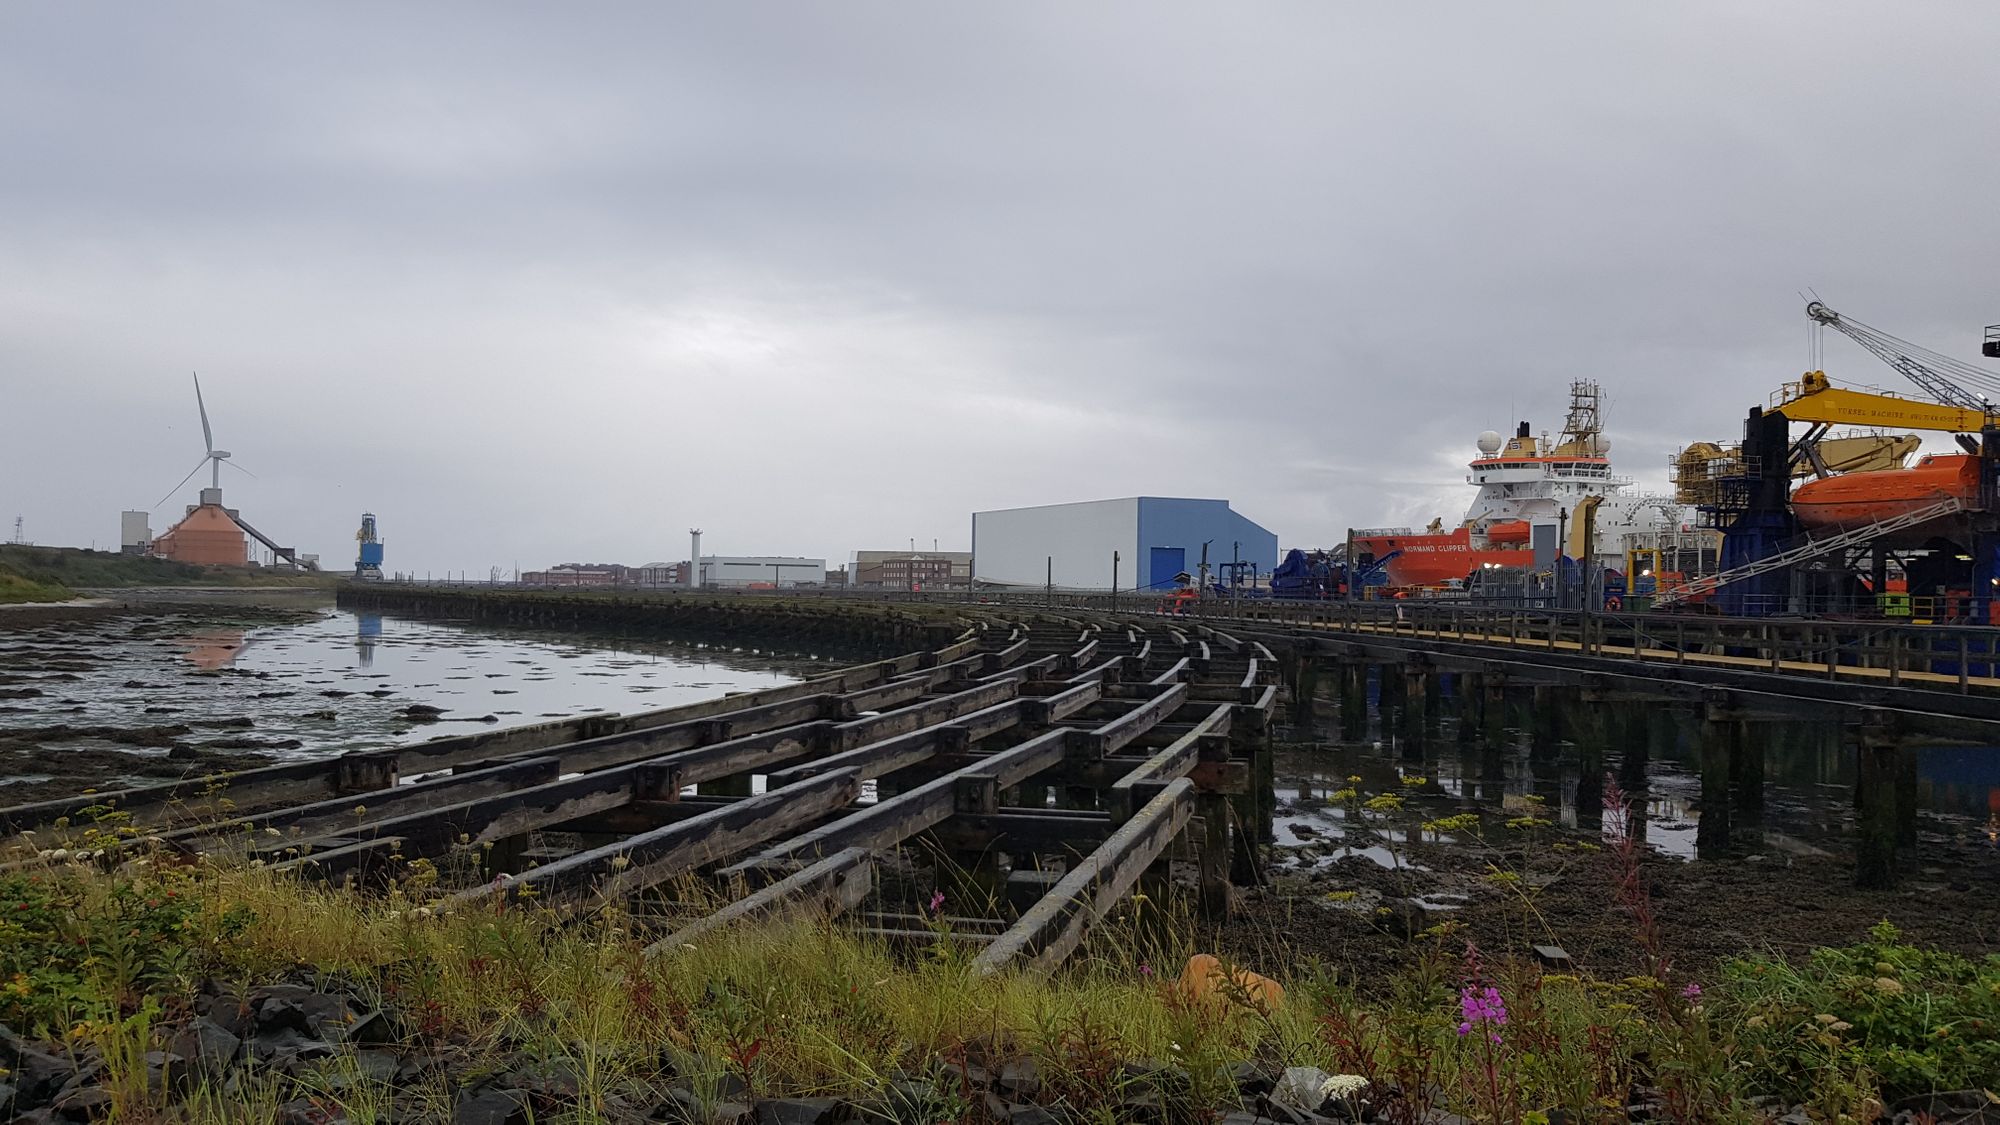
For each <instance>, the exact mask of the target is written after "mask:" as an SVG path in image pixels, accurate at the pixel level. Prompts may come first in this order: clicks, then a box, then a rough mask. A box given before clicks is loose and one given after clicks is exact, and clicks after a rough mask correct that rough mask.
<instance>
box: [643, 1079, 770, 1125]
mask: <svg viewBox="0 0 2000 1125" xmlns="http://www.w3.org/2000/svg"><path fill="white" fill-rule="evenodd" d="M653 1119H654V1120H655V1121H666V1122H669V1123H671V1125H749V1122H750V1107H749V1106H747V1105H744V1104H743V1103H742V1102H731V1101H704V1100H702V1099H701V1098H699V1097H697V1096H696V1095H695V1092H694V1091H692V1090H690V1089H687V1088H686V1087H684V1086H676V1087H674V1088H673V1089H671V1090H668V1091H667V1100H666V1101H664V1102H662V1103H660V1104H659V1105H658V1106H656V1107H654V1109H653Z"/></svg>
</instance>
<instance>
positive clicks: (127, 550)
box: [118, 511, 153, 555]
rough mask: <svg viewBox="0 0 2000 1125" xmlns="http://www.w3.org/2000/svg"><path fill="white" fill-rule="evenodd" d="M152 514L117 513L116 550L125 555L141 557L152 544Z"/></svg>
mask: <svg viewBox="0 0 2000 1125" xmlns="http://www.w3.org/2000/svg"><path fill="white" fill-rule="evenodd" d="M152 522H153V513H151V512H132V511H125V512H120V513H118V549H119V551H121V552H123V553H124V554H127V555H143V554H145V553H146V548H147V547H150V546H152V543H153V527H152Z"/></svg>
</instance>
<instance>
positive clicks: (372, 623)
mask: <svg viewBox="0 0 2000 1125" xmlns="http://www.w3.org/2000/svg"><path fill="white" fill-rule="evenodd" d="M381 639H382V615H381V614H379V613H357V614H355V615H354V654H355V658H356V659H357V660H359V661H360V666H361V667H363V668H373V667H374V666H375V644H376V642H377V641H379V640H381Z"/></svg>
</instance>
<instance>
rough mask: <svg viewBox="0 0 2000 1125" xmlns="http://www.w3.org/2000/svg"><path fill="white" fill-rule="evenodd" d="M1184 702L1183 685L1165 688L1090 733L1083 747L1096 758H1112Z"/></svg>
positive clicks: (1184, 688) (1185, 692)
mask: <svg viewBox="0 0 2000 1125" xmlns="http://www.w3.org/2000/svg"><path fill="white" fill-rule="evenodd" d="M1186 700H1187V685H1186V684H1172V685H1169V686H1168V688H1167V690H1165V691H1163V692H1161V693H1160V694H1158V695H1156V696H1154V697H1153V698H1151V699H1149V700H1147V701H1146V702H1144V703H1142V704H1140V705H1139V706H1137V707H1134V708H1133V709H1132V710H1130V711H1127V712H1126V713H1125V714H1123V715H1121V716H1119V717H1118V718H1116V719H1113V720H1111V721H1110V722H1108V723H1106V724H1104V725H1103V726H1101V727H1099V728H1097V729H1096V730H1094V731H1092V732H1090V735H1089V739H1088V742H1087V743H1086V745H1088V746H1089V747H1090V748H1091V751H1092V754H1093V755H1094V756H1096V757H1103V756H1104V755H1106V754H1115V753H1117V752H1118V749H1119V748H1120V747H1122V746H1124V745H1125V744H1126V743H1128V742H1131V741H1132V740H1133V739H1136V738H1138V737H1139V736H1140V735H1142V734H1144V733H1145V732H1146V731H1147V730H1149V729H1151V728H1152V726H1153V725H1154V724H1156V723H1159V722H1161V721H1163V720H1164V719H1165V718H1166V717H1167V716H1168V715H1171V714H1173V713H1174V712H1175V711H1177V710H1179V709H1180V706H1181V704H1182V703H1184V702H1186Z"/></svg>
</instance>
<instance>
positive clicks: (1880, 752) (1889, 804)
mask: <svg viewBox="0 0 2000 1125" xmlns="http://www.w3.org/2000/svg"><path fill="white" fill-rule="evenodd" d="M1905 757H1907V758H1909V759H1910V760H1911V761H1912V763H1914V761H1915V755H1913V754H1910V752H1909V751H1908V750H1906V749H1904V748H1903V746H1902V743H1901V741H1900V740H1899V739H1898V738H1897V737H1896V733H1895V730H1894V729H1893V727H1891V726H1890V724H1889V723H1887V722H1886V721H1884V720H1880V719H1873V718H1871V719H1869V720H1867V721H1865V722H1864V723H1863V724H1862V727H1861V737H1860V744H1859V746H1858V747H1857V754H1856V765H1857V769H1856V770H1855V781H1854V808H1855V813H1856V816H1855V828H1856V830H1857V832H1858V839H1856V840H1855V845H1854V885H1855V886H1857V887H1863V888H1867V889H1871V890H1887V889H1890V888H1893V887H1894V886H1895V885H1896V882H1897V879H1898V877H1899V876H1900V874H1901V863H1900V860H1901V856H1899V855H1898V852H1899V850H1901V849H1900V848H1899V844H1900V841H1901V838H1902V836H1903V830H1902V823H1903V820H1904V817H1903V812H1902V808H1901V806H1902V803H1903V802H1902V796H1903V786H1902V785H1901V784H1899V781H1900V774H1901V773H1902V759H1903V758H1905ZM1912 797H1914V793H1912ZM1912 804H1913V806H1914V800H1913V801H1912ZM1912 812H1914V808H1913V809H1912Z"/></svg>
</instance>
